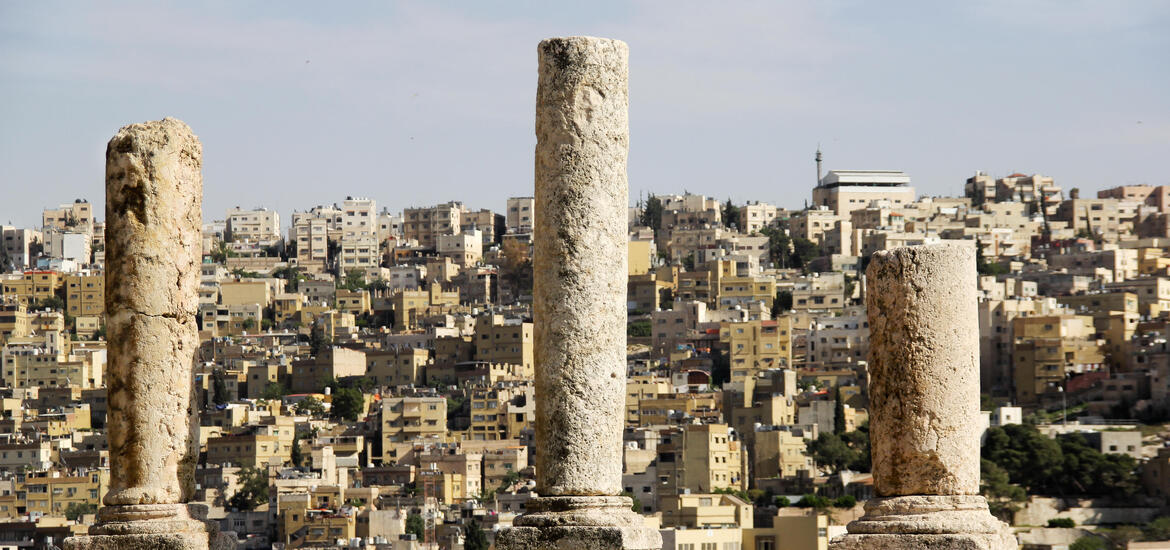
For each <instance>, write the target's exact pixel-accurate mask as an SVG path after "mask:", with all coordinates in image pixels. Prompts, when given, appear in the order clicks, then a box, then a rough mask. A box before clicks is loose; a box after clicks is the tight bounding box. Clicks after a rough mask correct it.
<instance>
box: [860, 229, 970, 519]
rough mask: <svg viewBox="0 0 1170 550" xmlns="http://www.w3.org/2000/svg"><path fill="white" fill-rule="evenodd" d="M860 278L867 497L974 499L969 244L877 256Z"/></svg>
mask: <svg viewBox="0 0 1170 550" xmlns="http://www.w3.org/2000/svg"><path fill="white" fill-rule="evenodd" d="M866 274H867V285H868V289H867V291H866V307H867V308H868V313H869V332H870V344H869V345H870V353H869V394H870V442H871V443H870V445H871V449H872V456H873V478H874V492H875V493H876V494H877V496H902V495H974V494H978V492H979V428H978V427H979V422H978V420H979V326H978V320H979V314H978V310H977V309H976V299H977V298H976V277H975V250H974V247H972V246H970V245H969V244H964V243H945V244H938V245H925V246H911V247H903V248H897V249H894V250H888V251H881V252H877V253H875V254H874V255H873V259H872V260H871V261H870V264H869V269H868V270H867V272H866Z"/></svg>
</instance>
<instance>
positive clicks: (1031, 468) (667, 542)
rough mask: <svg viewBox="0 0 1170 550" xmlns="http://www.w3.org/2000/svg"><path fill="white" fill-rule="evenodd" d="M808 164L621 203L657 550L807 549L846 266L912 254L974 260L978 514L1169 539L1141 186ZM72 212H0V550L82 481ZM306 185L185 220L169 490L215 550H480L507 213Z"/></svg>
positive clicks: (842, 444) (858, 366)
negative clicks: (183, 366)
mask: <svg viewBox="0 0 1170 550" xmlns="http://www.w3.org/2000/svg"><path fill="white" fill-rule="evenodd" d="M816 162H817V171H818V175H817V177H818V180H817V182H815V184H812V185H810V186H809V187H810V188H811V191H812V192H811V196H809V197H807V198H806V199H805V204H806V206H805V207H804V208H801V209H787V208H782V207H779V206H776V205H773V204H769V203H767V202H762V201H749V202H746V203H734V202H733V201H731V200H730V199H727V200H723V199H721V198H719V197H709V196H705V195H701V194H692V193H684V194H655V195H645V196H641V197H633V199H634V200H635V204H634V205H633V206H631V207H630V208H629V212H628V230H629V244H628V253H629V262H628V263H629V279H628V287H627V289H628V301H627V310H628V321H627V336H628V339H627V379H626V387H627V391H626V396H625V418H626V429H625V433H624V448H623V453H624V464H623V476H622V485H623V488H624V490H625V493H624V494H625V495H626V496H629V497H632V500H633V507H634V511H636V512H639V513H640V514H642V515H643V517H644V519H645V521H646V522H647V525H650V526H653V527H655V528H657V529H659V531H660V533H661V535H662V539H663V541H664V548H666V549H673V550H739V549H743V550H827V548H828V542H829V540H830V539H832V538H834V537H836V536H838V535H841V534H844V533H845V525H846V524H847V523H848V522H849V521H851V520H854V519H857V518H858V517H860V516H861V515H862V513H863V510H862V505H863V503H864V502H865V501H866V500H868V499H870V498H871V497H873V496H874V494H873V478H872V476H871V475H870V473H869V471H870V454H869V436H868V412H867V409H868V407H867V405H868V394H867V369H866V360H867V353H868V341H869V335H868V333H869V328H868V321H867V316H866V309H865V305H864V304H865V296H866V292H867V288H866V278H865V275H864V274H865V268H866V266H867V265H868V259H869V257H870V256H871V255H872V254H873V253H874V252H876V251H881V250H889V249H893V248H896V247H901V246H906V245H917V244H929V243H937V242H941V241H965V242H967V243H969V244H970V245H971V246H973V247H975V249H976V258H977V260H976V269H977V270H978V272H979V276H978V288H979V293H980V298H979V303H978V311H979V341H980V377H981V386H982V394H981V403H982V406H981V409H982V411H983V415H982V418H983V419H984V424H983V425H982V426H978V427H977V429H979V430H980V431H981V432H982V442H983V443H982V445H983V447H982V458H983V460H982V482H981V490H982V493H983V494H984V495H985V496H986V497H987V498H988V501H989V503H990V505H991V509H992V512H993V513H994V514H995V515H996V516H997V517H999V518H1000V519H1003V520H1004V521H1006V522H1008V523H1009V524H1010V525H1012V527H1013V531H1014V532H1015V534H1016V535H1017V537H1018V539H1019V541H1020V543H1021V544H1022V545H1024V546H1025V547H1027V548H1056V549H1063V548H1075V549H1079V550H1084V549H1093V548H1101V549H1104V548H1126V547H1129V548H1170V542H1165V541H1168V540H1170V506H1168V502H1167V497H1168V495H1170V445H1167V442H1170V424H1168V423H1170V347H1168V346H1167V335H1168V325H1170V186H1157V187H1155V186H1149V185H1127V186H1118V187H1112V188H1107V189H1104V190H1101V191H1098V192H1096V196H1095V197H1088V196H1087V195H1088V193H1082V192H1081V191H1080V190H1079V189H1075V188H1073V189H1064V188H1062V187H1061V186H1060V185H1059V182H1057V181H1055V180H1054V179H1053V178H1051V177H1047V176H1043V175H1039V174H1032V175H1026V174H1021V173H1012V174H1010V175H1004V176H1002V177H1001V176H996V175H992V174H988V173H985V172H976V173H975V174H974V175H972V176H971V177H970V178H968V179H966V181H965V182H961V181H956V182H954V183H955V185H954V188H955V190H956V194H957V195H960V196H956V197H929V196H920V195H919V194H918V193H917V192H916V190H915V188H914V187H913V185H912V181H911V178H910V175H908V174H906V173H904V172H901V171H895V170H828V171H825V172H824V173H821V164H822V157H821V154H820V152H819V151H818V152H817V157H816ZM809 179H810V180H811V175H810V178H809ZM1082 195H1086V196H1082ZM89 198H90V199H95V201H96V202H92V203H91V202H89V201H88V200H87V199H86V198H78V199H76V200H74V201H73V202H71V203H65V204H61V205H59V206H55V207H51V206H50V207H47V208H44V210H43V214H42V221H41V224H40V226H39V227H13V226H7V225H6V226H2V228H0V229H2V241H3V247H2V248H0V271H2V272H3V274H2V275H0V287H2V298H0V344H2V346H3V347H2V351H0V380H2V382H0V386H2V389H0V397H2V398H0V405H2V409H3V418H2V419H0V547H9V546H7V545H11V547H21V548H25V547H33V548H49V547H53V546H52V545H53V544H60V541H62V540H63V539H64V538H65V537H68V536H71V535H79V534H84V533H85V532H86V529H87V527H88V526H89V525H91V524H93V523H94V521H95V517H94V514H95V512H96V510H97V508H98V506H99V504H101V496H102V495H104V494H105V493H106V491H107V488H108V483H109V475H110V470H109V450H108V449H109V447H108V442H107V439H106V434H105V431H104V427H105V421H106V412H107V409H108V403H107V398H106V395H107V393H106V384H105V377H104V373H105V372H106V370H107V367H108V365H107V352H106V341H105V336H106V327H105V321H104V314H105V291H104V289H105V283H106V281H105V276H104V273H103V263H104V262H103V260H104V228H105V224H104V223H103V222H102V221H101V220H100V219H98V218H99V217H100V216H101V215H103V213H104V207H103V206H102V204H103V198H102V197H89ZM337 199H338V201H337V202H336V203H334V204H329V205H317V206H308V205H306V207H305V208H304V209H303V210H298V211H296V212H293V213H292V214H291V216H289V218H288V219H284V218H282V216H281V215H280V214H279V213H278V212H276V211H274V210H269V209H267V208H263V207H255V208H250V209H244V208H239V207H236V208H232V209H230V210H228V211H226V212H223V213H213V212H207V213H205V215H206V216H208V217H212V216H214V217H221V216H222V219H216V220H214V221H210V222H206V223H205V224H204V226H203V232H202V236H203V241H202V261H203V263H202V266H201V278H200V288H199V316H198V322H199V328H200V332H199V334H200V339H201V345H200V350H199V353H198V362H197V365H196V367H195V385H196V394H197V395H196V399H195V402H196V403H197V406H198V418H199V422H198V424H199V426H198V445H199V449H198V451H199V454H198V457H197V464H196V468H195V487H196V489H195V490H196V492H195V495H194V496H193V499H192V501H193V502H199V503H203V504H206V505H207V506H208V508H209V510H210V514H209V518H210V519H211V520H214V521H217V522H218V523H219V524H220V526H221V528H222V529H223V530H224V531H231V532H235V533H236V534H237V535H238V537H239V541H240V545H239V547H240V548H249V549H268V548H320V547H338V546H344V547H348V548H377V549H384V550H414V549H423V548H425V549H439V548H441V549H444V550H447V549H467V550H484V549H487V548H490V547H491V544H492V541H493V540H494V538H495V534H496V533H497V532H498V531H499V530H500V529H501V528H503V527H507V526H509V525H511V523H512V520H513V518H515V517H516V516H517V515H519V514H522V513H523V512H524V510H525V502H526V501H527V500H528V499H530V498H532V497H533V496H535V494H534V493H535V486H536V483H535V477H536V474H535V471H534V466H533V464H534V455H533V452H534V449H533V439H534V414H535V407H534V384H533V377H534V369H539V368H540V365H536V364H534V353H533V333H534V331H533V312H532V308H531V304H532V285H533V273H532V238H533V226H534V221H533V220H534V218H533V215H534V207H535V201H534V199H533V198H532V197H508V198H505V197H501V201H500V202H499V203H498V204H492V205H486V206H490V207H491V208H483V207H482V206H485V205H477V206H471V205H466V204H464V203H462V202H459V201H451V202H447V203H444V204H437V205H426V206H408V207H405V208H402V209H401V210H392V209H390V208H388V207H386V205H384V204H382V205H379V204H378V201H377V199H375V198H361V197H352V196H350V197H344V198H343V197H340V196H339V197H337ZM796 200H798V201H799V200H800V198H797V199H796ZM44 206H46V205H37V206H36V207H38V208H40V207H44ZM95 209H96V210H97V211H95ZM1155 541H1163V542H1162V544H1165V545H1166V546H1158V545H1156V544H1157V542H1155ZM1143 544H1144V545H1143ZM1127 545H1128V546H1127Z"/></svg>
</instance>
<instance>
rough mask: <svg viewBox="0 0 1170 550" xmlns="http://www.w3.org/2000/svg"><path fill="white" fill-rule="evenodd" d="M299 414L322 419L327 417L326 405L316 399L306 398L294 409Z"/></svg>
mask: <svg viewBox="0 0 1170 550" xmlns="http://www.w3.org/2000/svg"><path fill="white" fill-rule="evenodd" d="M293 410H295V411H296V413H297V414H307V415H309V416H316V417H322V416H325V404H324V403H322V402H321V401H320V400H318V399H317V398H316V397H306V398H304V399H302V400H301V402H300V403H297V405H296V407H295V408H294V409H293Z"/></svg>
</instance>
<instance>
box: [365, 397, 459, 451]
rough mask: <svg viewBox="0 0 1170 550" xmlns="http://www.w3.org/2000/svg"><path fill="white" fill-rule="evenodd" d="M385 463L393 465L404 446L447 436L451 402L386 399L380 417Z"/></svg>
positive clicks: (417, 398) (430, 399)
mask: <svg viewBox="0 0 1170 550" xmlns="http://www.w3.org/2000/svg"><path fill="white" fill-rule="evenodd" d="M379 425H380V426H381V432H382V433H381V436H382V460H383V462H384V463H387V464H390V463H393V462H394V461H395V460H396V459H397V458H398V453H397V449H398V448H400V447H401V445H399V444H402V443H410V442H412V441H416V440H419V439H423V438H436V439H440V440H441V439H444V438H445V436H446V435H447V399H446V398H444V397H388V396H384V397H383V398H382V405H381V410H380V414H379Z"/></svg>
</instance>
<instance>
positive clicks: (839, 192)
mask: <svg viewBox="0 0 1170 550" xmlns="http://www.w3.org/2000/svg"><path fill="white" fill-rule="evenodd" d="M914 198H915V194H914V188H913V187H911V186H910V176H908V175H906V173H905V172H902V171H899V170H830V171H829V173H828V174H826V175H825V177H824V178H822V179H821V182H820V185H818V186H817V187H815V188H814V189H813V204H814V205H817V206H826V207H828V208H829V210H832V211H833V212H834V213H835V214H837V215H838V216H841V217H842V218H843V219H848V218H849V216H850V214H851V213H852V212H853V211H854V210H857V209H860V208H865V207H867V206H869V204H870V203H872V202H874V201H877V200H886V201H889V202H890V203H891V204H892V205H893V206H894V207H895V208H898V207H901V206H903V205H908V204H910V203H913V202H914Z"/></svg>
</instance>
